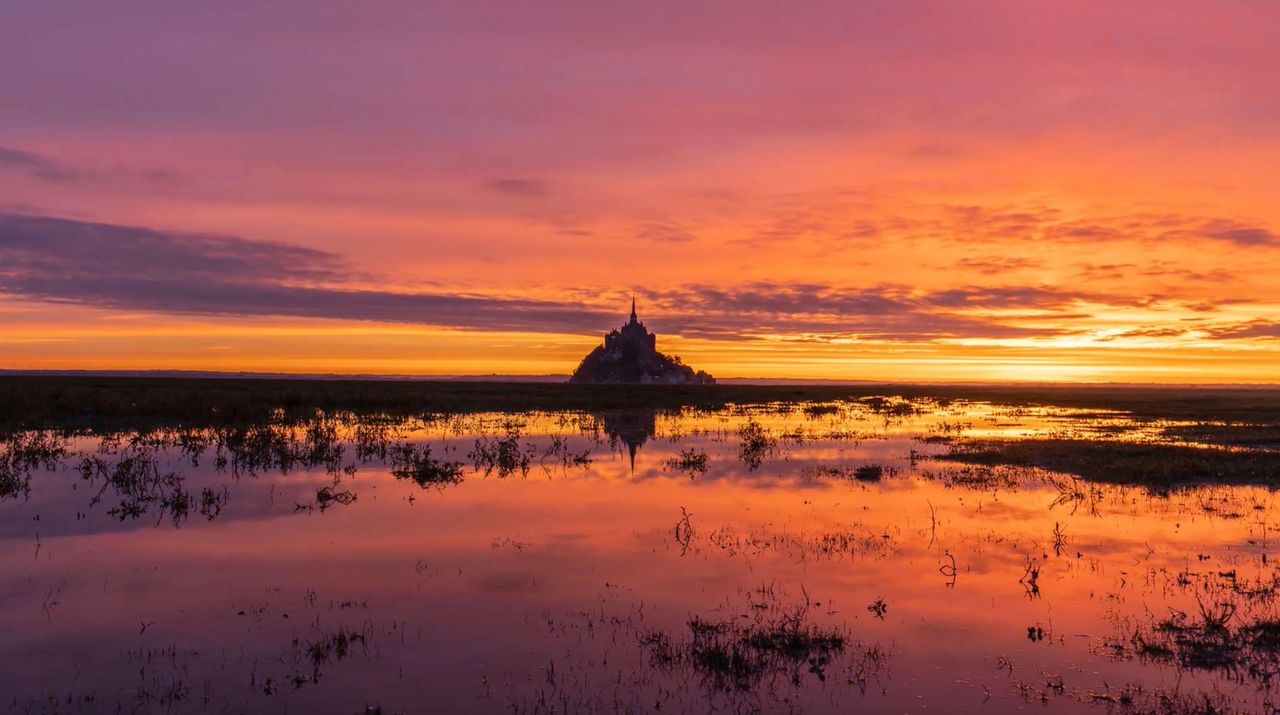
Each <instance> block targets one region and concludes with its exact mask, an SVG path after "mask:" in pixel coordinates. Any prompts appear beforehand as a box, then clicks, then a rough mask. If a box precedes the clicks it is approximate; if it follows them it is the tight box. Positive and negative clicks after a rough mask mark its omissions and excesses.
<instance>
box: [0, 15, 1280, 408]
mask: <svg viewBox="0 0 1280 715" xmlns="http://www.w3.org/2000/svg"><path fill="white" fill-rule="evenodd" d="M1277 37H1280V3H1276V2H1274V1H1273V0H1212V1H1199V0H1197V1H1194V2H1193V1H1190V0H1159V1H1156V0H1130V1H1128V2H1124V3H1116V2H1111V1H1107V2H1102V1H1098V0H1070V1H1066V0H1036V1H1035V2H1027V1H1026V0H986V1H984V2H963V1H951V2H941V1H926V0H892V1H890V0H884V1H874V2H873V1H869V0H861V1H860V0H843V1H840V2H826V1H823V0H812V1H810V2H804V3H795V2H763V1H761V0H733V1H732V2H730V1H727V0H726V1H724V2H718V1H717V2H694V1H691V0H678V1H677V0H650V1H648V2H644V3H613V2H601V1H600V0H590V1H588V0H531V1H529V2H514V1H510V2H475V1H474V0H466V1H457V2H454V1H452V0H449V1H439V0H437V1H424V0H413V1H408V0H405V1H401V0H382V1H367V0H350V1H348V0H274V1H273V2H268V3H263V2H241V1H220V2H205V1H200V0H187V1H185V2H180V3H175V2H161V1H159V0H150V1H145V2H144V1H141V0H114V1H113V2H110V3H104V2H100V0H89V1H85V2H79V1H74V0H0V368H9V369H113V370H114V369H190V370H232V371H240V370H244V371H268V372H291V373H316V372H326V373H356V374H397V375H457V374H467V375H471V374H489V373H497V374H510V375H540V374H566V373H569V372H571V371H572V370H573V368H574V367H575V366H576V364H577V362H578V361H579V360H580V359H581V357H582V356H583V355H585V353H586V352H587V351H588V350H590V349H591V348H592V347H593V346H594V345H596V344H599V343H600V342H601V334H602V333H604V332H605V331H607V330H608V329H610V328H613V327H616V326H618V325H620V324H621V323H622V322H624V321H625V319H626V314H627V312H628V310H629V308H630V299H631V296H632V295H633V294H634V295H635V297H636V300H637V303H638V309H639V313H640V317H641V319H642V320H643V321H644V322H646V323H647V325H648V326H649V327H650V328H651V329H653V330H654V331H655V332H657V333H658V347H659V349H660V350H663V351H664V352H668V353H675V354H679V355H680V356H681V357H683V358H684V360H685V361H686V362H687V363H689V364H691V365H693V366H694V367H696V368H699V369H704V370H707V371H708V372H711V373H712V374H714V375H716V376H718V377H769V378H825V379H867V380H911V381H958V380H1035V381H1086V382H1098V381H1119V382H1175V383H1226V382H1244V383H1256V382H1278V381H1280V279H1277V278H1276V276H1277V275H1280V271H1278V270H1277V269H1280V200H1278V199H1280V184H1278V183H1277V171H1276V167H1277V166H1280V42H1276V41H1275V38H1277Z"/></svg>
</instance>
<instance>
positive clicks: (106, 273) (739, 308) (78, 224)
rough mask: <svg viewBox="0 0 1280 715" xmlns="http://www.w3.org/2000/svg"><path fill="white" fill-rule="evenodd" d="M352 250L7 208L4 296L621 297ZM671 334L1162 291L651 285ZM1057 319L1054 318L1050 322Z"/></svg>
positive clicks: (1, 273)
mask: <svg viewBox="0 0 1280 715" xmlns="http://www.w3.org/2000/svg"><path fill="white" fill-rule="evenodd" d="M356 278H365V280H364V281H363V284H368V283H371V282H374V281H376V279H377V277H376V276H373V277H365V276H355V275H353V273H352V271H351V270H350V268H349V267H348V265H347V264H346V263H345V262H344V260H343V259H342V257H341V256H338V255H336V254H333V253H329V252H326V251H320V250H316V249H311V248H303V247H299V246H294V245H288V244H282V243H273V242H269V241H256V240H250V239H246V238H241V237H235V236H216V235H204V234H192V233H181V232H171V231H163V230H158V229H154V228H146V227H138V226H117V225H111V224H104V223H93V222H87V221H76V220H70V219H65V218H55V217H49V216H31V215H22V214H13V213H0V293H3V294H8V295H11V296H16V297H20V298H23V299H27V300H35V301H47V302H57V303H70V304H76V305H84V306H92V307H96V308H104V309H113V310H124V311H143V312H159V313H175V314H199V315H227V316H290V317H300V318H316V319H338V320H365V321H377V322H386V323H406V324H422V325H434V326H442V327H450V328H458V329H470V330H494V331H519V332H548V333H573V334H594V333H600V332H602V331H604V330H606V329H608V328H611V327H614V326H615V325H616V324H617V323H618V322H619V321H620V320H621V317H622V315H623V313H624V312H625V310H624V305H623V304H624V302H625V301H623V299H622V297H621V296H619V295H614V294H611V293H607V292H606V293H600V292H594V293H593V292H591V291H589V290H587V289H585V288H577V289H566V290H565V291H563V292H562V293H561V295H562V296H563V297H561V298H559V299H557V300H542V299H531V298H525V297H519V296H510V295H493V294H464V293H446V292H440V291H434V292H428V291H422V292H419V291H412V290H391V289H368V288H365V287H362V284H357V283H355V282H354V280H355V279H356ZM643 296H644V297H643V300H642V301H641V308H642V310H641V312H642V314H644V315H645V316H646V317H649V318H651V322H652V323H653V324H654V327H655V328H656V329H658V330H660V331H661V332H663V333H664V334H679V335H684V336H688V337H701V338H708V339H721V340H731V339H757V338H769V339H792V340H794V339H805V340H819V341H831V340H835V339H850V338H852V339H858V340H882V341H909V342H910V341H932V340H946V339H958V338H1010V337H1048V336H1056V335H1063V334H1075V333H1078V332H1079V331H1080V330H1083V328H1075V327H1071V326H1069V325H1067V324H1066V323H1064V322H1063V321H1068V320H1072V321H1074V320H1078V319H1081V318H1088V317H1092V316H1091V315H1090V312H1091V311H1092V310H1094V309H1095V307H1096V306H1103V307H1104V308H1105V307H1115V306H1120V307H1126V308H1131V307H1135V306H1138V307H1141V306H1147V307H1149V306H1150V305H1152V304H1153V302H1154V301H1157V300H1158V298H1153V297H1141V298H1135V297H1129V296H1117V295H1109V294H1104V293H1098V292H1093V291H1084V290H1077V289H1067V288H1062V287H1058V286H1053V285H1025V286H1020V285H995V286H983V285H965V286H958V287H954V288H949V289H945V290H935V291H920V290H916V289H913V288H911V287H909V286H905V285H900V284H892V283H885V284H877V285H871V286H860V287H847V286H839V285H833V284H830V283H826V282H818V281H815V282H802V283H778V282H768V281H763V282H750V283H741V284H737V285H730V286H721V285H705V284H686V285H677V286H671V287H668V288H665V289H663V290H661V291H648V292H645V293H644V294H643ZM1046 318H1049V319H1053V320H1056V321H1058V324H1057V325H1046V324H1045V319H1046Z"/></svg>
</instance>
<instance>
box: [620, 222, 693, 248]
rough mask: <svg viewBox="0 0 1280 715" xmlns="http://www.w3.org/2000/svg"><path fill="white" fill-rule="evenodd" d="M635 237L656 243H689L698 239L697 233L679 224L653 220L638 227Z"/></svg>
mask: <svg viewBox="0 0 1280 715" xmlns="http://www.w3.org/2000/svg"><path fill="white" fill-rule="evenodd" d="M634 237H635V239H636V240H638V241H652V242H655V243H689V242H691V241H695V240H697V238H698V237H697V235H695V234H694V233H693V232H692V231H689V230H688V229H686V228H684V227H683V226H680V225H678V224H674V223H670V222H664V221H651V222H649V223H645V224H641V225H640V226H639V227H637V228H636V232H635V236H634Z"/></svg>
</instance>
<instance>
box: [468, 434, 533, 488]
mask: <svg viewBox="0 0 1280 715" xmlns="http://www.w3.org/2000/svg"><path fill="white" fill-rule="evenodd" d="M535 449H536V448H535V447H533V446H532V445H531V446H530V447H529V449H528V450H524V449H521V447H520V433H519V432H516V431H514V430H511V431H508V432H507V435H506V436H505V437H500V438H497V437H495V438H492V439H490V438H489V437H484V438H481V439H477V440H476V445H475V449H473V450H472V451H471V453H470V454H469V455H468V456H469V457H470V459H471V461H472V463H473V464H474V465H475V468H476V469H477V470H479V469H483V470H484V473H485V476H488V475H489V474H492V473H493V472H494V471H497V473H498V476H499V477H507V476H510V475H512V474H514V473H516V472H520V474H521V475H528V473H529V464H530V461H531V460H532V458H533V455H534V453H535V452H534V450H535Z"/></svg>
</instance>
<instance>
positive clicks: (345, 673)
mask: <svg viewBox="0 0 1280 715" xmlns="http://www.w3.org/2000/svg"><path fill="white" fill-rule="evenodd" d="M1161 428H1162V427H1159V428H1158V427H1153V426H1152V425H1150V424H1145V423H1135V422H1132V421H1129V420H1127V419H1126V418H1125V417H1124V416H1123V415H1116V414H1098V413H1096V412H1092V413H1077V412H1071V411H1066V410H1055V409H1051V408H1045V409H1039V410H1036V409H1027V408H1017V409H1011V408H1003V407H999V406H992V405H982V404H966V403H958V402H948V403H938V402H925V401H915V402H912V401H906V400H900V399H890V398H883V399H868V400H862V401H856V402H848V403H832V404H819V405H807V406H795V405H785V404H780V405H774V406H767V407H764V408H756V409H750V410H747V409H729V410H723V411H716V412H706V413H699V412H691V411H687V412H675V413H672V412H655V411H648V412H619V411H614V412H602V413H595V414H593V413H526V414H480V415H466V416H430V415H426V416H422V417H419V418H415V419H407V420H406V419H387V418H381V417H378V416H376V415H375V416H370V415H352V414H317V415H315V416H314V417H313V418H311V419H305V420H292V419H290V420H286V419H284V418H283V417H281V418H280V419H273V420H268V421H266V422H263V423H255V424H244V425H235V426H219V427H182V428H177V427H175V428H160V429H154V430H149V431H144V432H125V433H108V434H92V433H90V434H86V433H65V434H64V433H58V432H51V431H43V432H20V433H13V434H9V435H5V436H4V438H3V442H2V443H0V513H2V514H3V517H4V518H3V519H2V520H0V559H3V561H2V562H0V563H3V564H4V565H5V568H4V570H3V573H2V574H0V627H2V628H4V631H5V633H6V634H8V635H9V637H8V638H7V639H6V641H5V642H4V643H3V644H0V654H2V655H3V657H5V658H6V659H7V661H6V662H11V663H17V662H21V663H24V667H22V668H19V669H15V670H14V671H13V672H12V676H11V678H10V680H9V682H7V683H6V697H7V698H8V699H7V700H6V706H7V707H9V708H10V709H13V710H16V711H22V712H68V711H70V712H103V711H117V710H120V709H128V710H130V711H135V710H136V711H139V712H149V711H152V712H160V711H165V712H180V711H204V710H209V709H217V710H229V711H253V712H284V711H287V710H293V711H297V710H303V711H313V710H314V711H324V712H352V713H354V712H364V711H365V709H366V708H370V709H373V708H378V707H381V708H382V709H383V711H384V712H401V711H404V712H417V711H423V710H452V711H468V712H565V711H572V712H577V711H585V712H605V711H608V712H619V711H621V712H641V711H643V712H651V711H653V710H654V709H657V708H660V709H662V710H663V711H666V712H703V711H705V710H706V709H707V707H708V703H710V704H711V706H713V707H716V708H720V709H727V710H731V711H754V710H763V711H778V710H784V711H785V710H793V711H803V712H845V711H848V710H873V711H908V710H918V709H921V708H922V707H924V706H929V707H930V708H932V709H935V710H943V711H948V712H957V711H966V710H979V709H981V710H988V711H996V712H999V711H1011V710H1015V709H1020V708H1021V707H1024V706H1025V705H1026V703H1027V702H1035V703H1045V704H1046V707H1048V708H1049V709H1050V710H1051V711H1073V710H1080V711H1085V710H1098V709H1102V710H1106V709H1108V708H1120V709H1124V708H1127V709H1131V710H1136V711H1150V710H1164V711H1169V712H1204V711H1205V710H1206V708H1207V707H1210V706H1211V707H1214V708H1217V711H1229V710H1236V711H1246V712H1249V711H1267V710H1266V708H1270V707H1272V702H1273V693H1272V688H1273V686H1274V681H1275V675H1276V668H1275V662H1276V655H1277V651H1280V636H1278V635H1277V634H1280V626H1277V625H1276V624H1277V623H1280V612H1277V604H1276V600H1275V595H1276V592H1277V591H1276V589H1277V586H1278V585H1280V572H1277V570H1276V567H1275V565H1274V563H1273V559H1271V558H1270V556H1269V546H1270V537H1269V534H1270V533H1272V532H1274V523H1273V522H1274V518H1275V517H1274V515H1275V513H1276V511H1275V507H1276V498H1275V494H1274V493H1273V492H1272V491H1270V490H1269V489H1267V488H1265V487H1260V486H1199V487H1195V488H1185V489H1164V488H1162V489H1154V490H1153V489H1151V488H1149V486H1146V485H1141V484H1137V485H1129V484H1110V483H1106V482H1104V481H1097V480H1094V481H1089V480H1083V479H1080V478H1078V477H1073V476H1070V475H1069V474H1065V473H1061V472H1053V471H1045V470H1043V469H1039V468H1027V467H1022V466H1018V465H1010V464H998V463H996V464H972V463H966V462H963V461H959V462H957V461H954V460H951V459H942V458H941V457H944V456H946V455H947V454H948V453H949V452H950V451H951V450H952V449H953V448H954V446H955V444H956V443H957V441H958V440H964V439H969V438H975V437H982V438H998V439H1005V440H1024V441H1027V442H1028V443H1034V442H1035V441H1036V440H1045V439H1054V438H1059V437H1064V436H1069V437H1070V438H1072V439H1079V438H1088V439H1109V440H1117V441H1123V442H1125V443H1133V444H1146V443H1149V442H1150V441H1151V440H1152V439H1154V438H1155V437H1157V436H1158V434H1157V430H1158V429H1161ZM1180 429H1183V430H1185V426H1182V427H1180Z"/></svg>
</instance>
